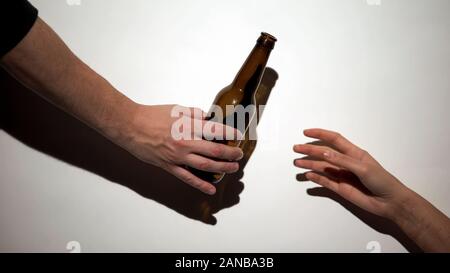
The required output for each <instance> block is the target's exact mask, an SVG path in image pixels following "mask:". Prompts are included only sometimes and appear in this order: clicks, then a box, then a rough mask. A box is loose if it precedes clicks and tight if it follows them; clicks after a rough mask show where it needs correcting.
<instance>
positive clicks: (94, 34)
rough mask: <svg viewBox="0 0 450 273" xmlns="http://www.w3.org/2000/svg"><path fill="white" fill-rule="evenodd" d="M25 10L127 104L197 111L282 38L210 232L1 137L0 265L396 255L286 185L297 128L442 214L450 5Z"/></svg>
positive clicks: (324, 0)
mask: <svg viewBox="0 0 450 273" xmlns="http://www.w3.org/2000/svg"><path fill="white" fill-rule="evenodd" d="M31 2H32V3H33V4H34V5H35V6H36V7H37V8H38V9H39V11H40V16H41V17H42V18H43V19H44V20H45V21H46V22H47V23H48V24H49V25H51V26H52V27H53V28H54V30H55V31H56V32H57V33H58V34H59V35H60V36H61V37H62V38H63V39H64V40H65V41H66V43H67V44H68V45H69V47H70V48H71V49H72V50H73V51H74V52H75V53H76V54H77V55H78V56H79V57H80V58H81V59H82V60H84V61H85V62H86V63H87V64H89V65H90V66H91V67H92V68H94V69H95V70H96V71H97V72H98V73H100V74H101V75H103V76H104V77H105V78H106V79H108V80H109V81H110V82H111V83H112V84H113V85H114V86H115V87H117V88H118V89H119V90H121V91H122V92H124V93H125V94H126V95H127V96H129V97H131V98H132V99H134V100H136V101H138V102H140V103H145V104H167V103H170V104H172V103H177V104H182V105H186V106H198V107H201V108H203V109H205V110H207V109H208V108H209V106H210V103H211V102H212V100H213V98H214V96H215V95H216V93H217V92H218V91H219V90H220V89H221V88H222V87H223V86H225V85H227V84H228V83H230V81H231V80H232V79H233V77H234V75H235V74H236V72H237V71H238V69H239V68H240V66H241V64H242V62H243V61H244V59H245V58H246V56H247V54H248V53H249V51H250V50H251V48H252V47H253V45H254V42H255V40H256V38H257V37H258V35H259V33H260V32H261V31H267V32H269V33H271V34H273V35H274V36H276V37H277V38H278V40H279V41H278V43H277V45H276V46H275V49H274V51H273V53H272V56H271V58H270V60H269V64H268V65H269V66H270V67H272V68H274V69H275V70H276V71H277V72H278V74H279V80H278V82H277V85H276V86H275V88H274V89H273V91H272V94H271V97H270V99H269V102H268V105H267V107H266V110H265V112H264V117H263V119H262V121H261V123H260V126H259V127H258V135H259V142H258V145H257V148H256V150H255V152H254V154H253V157H252V158H251V160H250V161H249V163H248V165H247V167H246V169H245V175H244V177H243V178H242V182H243V183H244V185H245V188H244V190H243V192H242V193H241V194H240V196H239V199H240V201H239V203H238V204H236V205H235V206H232V207H230V208H227V209H224V210H221V211H220V212H218V213H217V214H215V218H216V219H217V224H215V225H209V224H205V223H202V222H201V221H197V220H194V219H191V218H189V217H186V216H184V215H182V214H180V213H178V212H176V211H175V210H173V209H171V208H169V207H167V206H165V205H162V204H161V203H160V202H156V201H153V200H152V199H148V198H145V197H143V196H141V195H139V194H137V193H136V192H135V191H132V190H130V189H128V188H127V187H124V186H121V185H120V184H117V183H113V182H111V181H110V179H108V178H105V177H104V176H101V175H97V174H95V172H91V171H89V170H86V169H85V168H79V167H77V166H75V165H72V164H67V163H65V162H63V161H61V160H59V159H56V158H54V157H52V156H48V155H46V154H45V153H42V152H40V151H38V150H36V149H33V148H31V147H29V146H27V145H25V144H23V143H22V142H21V141H19V140H17V139H16V138H14V137H12V136H10V135H9V134H8V133H6V132H5V131H2V132H0V147H1V148H0V150H1V155H0V162H1V164H0V180H1V184H0V251H58V252H66V251H67V250H66V244H67V243H68V242H69V241H78V242H79V243H80V244H81V249H82V251H150V252H156V251H168V252H172V251H181V252H185V251H206V252H221V251H239V252H247V251H256V252H266V251H269V252H279V251H287V252H303V251H332V252H334V251H357V252H367V251H368V250H367V249H366V245H367V243H368V242H370V241H377V242H379V243H380V245H381V249H382V251H384V252H391V251H405V248H404V247H403V246H402V245H401V244H400V243H399V242H397V241H396V240H395V239H394V238H393V237H391V236H390V235H388V234H383V233H382V232H378V231H377V230H376V229H374V228H373V227H372V226H371V225H368V224H366V223H365V222H364V221H362V220H360V219H359V218H357V217H355V216H354V215H353V214H352V213H351V212H350V211H348V210H347V209H345V208H344V207H343V206H341V205H340V204H339V203H337V202H335V201H333V200H331V199H329V198H325V197H318V196H311V195H309V194H308V193H307V189H309V188H312V187H315V186H314V185H313V184H311V183H302V182H298V181H297V180H296V174H297V173H299V172H301V170H299V169H296V168H295V167H294V166H293V164H292V161H293V159H294V158H296V155H295V154H294V153H293V152H292V146H293V144H295V143H302V142H305V141H307V139H306V138H305V137H303V136H302V134H301V131H302V129H304V128H309V127H323V128H328V129H332V130H337V131H339V132H341V133H342V134H344V135H345V136H347V137H348V138H349V139H350V140H352V141H353V142H355V143H356V144H358V145H360V146H361V147H363V148H365V149H366V150H368V151H369V152H371V153H372V155H373V156H374V157H375V158H377V159H378V160H379V161H380V162H381V163H382V164H383V165H384V166H385V167H386V168H387V169H388V170H390V171H391V172H392V173H394V174H395V175H396V176H397V177H398V178H399V179H401V180H402V181H403V182H404V183H405V184H407V185H408V186H409V187H411V188H412V189H414V190H415V191H417V192H419V193H420V194H421V195H423V196H424V197H425V198H427V199H428V200H430V201H431V202H432V203H434V204H435V205H436V206H437V207H439V208H440V209H441V210H443V211H444V213H446V214H447V215H448V214H449V213H450V202H449V199H448V196H449V194H450V184H449V182H450V168H449V167H450V160H449V157H448V154H449V151H450V123H449V122H448V113H447V111H448V110H447V107H448V103H449V102H450V95H449V94H450V77H449V75H450V17H449V14H448V11H449V10H450V1H448V0H433V1H425V0H381V1H369V3H368V2H367V1H366V0H346V1H334V0H315V1H313V0H310V1H306V0H305V1H299V0H296V1H294V0H292V1H261V0H260V1H256V0H254V1H242V0H239V1H230V0H227V1H206V0H205V1H182V0H179V1H163V0H158V1H143V0H139V1H137V0H133V1H125V0H80V1H79V4H80V5H76V4H77V2H78V1H76V0H72V1H65V0H58V1H55V0H34V1H31ZM377 3H379V4H377ZM70 4H75V5H70ZM57 129H58V130H64V127H62V128H57ZM58 141H59V142H62V143H64V140H61V139H59V140H58ZM74 149H83V147H75V148H74ZM110 160H113V159H110ZM105 164H106V163H105ZM125 171H126V170H125ZM130 176H132V174H130ZM163 182H164V181H161V183H163Z"/></svg>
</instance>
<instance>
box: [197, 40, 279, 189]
mask: <svg viewBox="0 0 450 273" xmlns="http://www.w3.org/2000/svg"><path fill="white" fill-rule="evenodd" d="M276 41H277V39H276V38H275V37H273V36H272V35H270V34H268V33H265V32H263V33H261V36H260V37H259V38H258V40H257V41H256V45H255V47H254V48H253V50H252V51H251V52H250V55H249V56H248V57H247V59H246V61H245V62H244V64H243V65H242V67H241V69H240V70H239V72H238V74H237V75H236V77H235V79H234V80H233V82H232V83H231V84H230V85H228V86H226V87H225V88H223V89H222V90H221V91H220V92H219V93H218V94H217V96H216V98H215V100H214V102H213V106H212V107H211V109H214V107H217V106H218V107H220V108H221V110H222V113H223V114H224V116H225V117H223V119H221V118H219V117H215V116H214V114H213V112H212V110H210V112H209V114H208V119H210V120H212V121H215V122H220V123H223V124H227V125H229V126H232V127H235V128H238V127H237V125H238V122H237V120H236V117H235V113H231V114H230V113H227V105H232V106H238V105H242V106H243V107H244V108H245V107H247V106H249V105H254V106H256V102H255V93H256V91H257V89H258V86H259V84H260V82H261V79H262V76H263V74H264V70H265V68H266V64H267V61H268V59H269V56H270V52H271V51H272V49H273V48H274V46H275V42H276ZM254 114H255V113H254V112H253V113H248V114H247V115H246V117H245V126H244V130H243V131H242V129H241V128H239V129H241V133H242V134H243V135H245V133H246V130H247V129H248V126H249V122H250V120H251V119H252V117H253V115H254ZM230 117H231V118H230ZM214 142H219V143H223V144H226V145H229V146H236V147H239V146H240V144H241V143H240V141H234V140H220V141H219V140H214ZM190 170H191V171H192V172H193V173H194V174H195V175H196V176H198V177H199V178H201V179H203V180H205V181H208V182H211V183H218V182H219V181H220V180H222V178H223V177H224V175H225V174H223V173H209V172H204V171H200V170H196V169H190Z"/></svg>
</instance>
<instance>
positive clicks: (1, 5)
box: [0, 0, 38, 58]
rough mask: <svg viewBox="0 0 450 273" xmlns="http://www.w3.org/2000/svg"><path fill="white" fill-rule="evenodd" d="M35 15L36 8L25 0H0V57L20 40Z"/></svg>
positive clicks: (31, 23)
mask: <svg viewBox="0 0 450 273" xmlns="http://www.w3.org/2000/svg"><path fill="white" fill-rule="evenodd" d="M37 16H38V11H37V9H36V8H35V7H33V6H32V5H31V4H30V3H29V2H28V1H26V0H1V2H0V58H2V57H3V56H4V55H5V54H6V53H8V52H9V51H10V50H11V49H13V48H14V47H15V46H16V45H17V44H18V43H19V42H20V41H22V39H23V38H24V37H25V36H26V35H27V34H28V32H29V31H30V29H31V27H32V26H33V25H34V22H35V21H36V19H37Z"/></svg>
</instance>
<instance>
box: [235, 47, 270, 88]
mask: <svg viewBox="0 0 450 273" xmlns="http://www.w3.org/2000/svg"><path fill="white" fill-rule="evenodd" d="M271 51H272V48H271V47H269V46H266V45H264V44H261V43H257V44H256V45H255V47H254V48H253V50H252V52H251V53H250V55H249V56H248V57H247V60H246V61H245V63H244V64H243V65H242V67H241V69H240V70H239V73H238V74H237V75H236V77H235V79H234V81H233V83H232V85H233V86H234V87H236V88H239V89H241V90H242V91H245V92H252V93H253V92H255V91H256V88H257V87H258V85H259V83H260V81H261V78H262V76H263V74H264V69H265V68H266V64H267V61H268V59H269V56H270V52H271ZM249 89H252V90H249ZM253 89H254V90H253Z"/></svg>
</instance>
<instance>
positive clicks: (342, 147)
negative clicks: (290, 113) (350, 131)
mask: <svg viewBox="0 0 450 273" xmlns="http://www.w3.org/2000/svg"><path fill="white" fill-rule="evenodd" d="M303 134H304V135H305V136H307V137H310V138H315V139H320V140H322V141H324V142H326V143H328V144H331V145H332V146H333V147H335V148H336V149H337V150H338V151H340V152H341V153H344V154H346V155H349V156H352V157H356V158H358V159H359V158H360V156H361V155H362V154H363V153H364V151H363V150H362V149H361V148H359V147H358V146H356V145H355V144H353V143H351V142H350V141H349V140H348V139H346V138H345V137H343V136H342V135H341V134H339V133H337V132H333V131H329V130H324V129H319V128H314V129H306V130H304V131H303Z"/></svg>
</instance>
